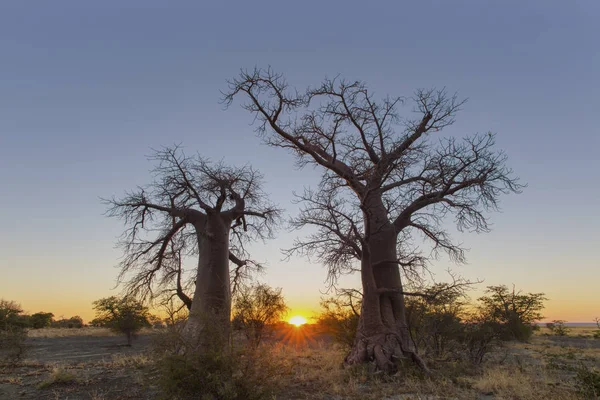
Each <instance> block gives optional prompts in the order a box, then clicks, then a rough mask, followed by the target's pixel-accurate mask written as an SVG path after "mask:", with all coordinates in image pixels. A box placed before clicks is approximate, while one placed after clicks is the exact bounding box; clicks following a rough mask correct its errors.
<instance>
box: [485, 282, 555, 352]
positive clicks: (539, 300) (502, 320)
mask: <svg viewBox="0 0 600 400" xmlns="http://www.w3.org/2000/svg"><path fill="white" fill-rule="evenodd" d="M485 293H486V295H485V296H482V297H480V298H479V299H478V300H479V301H480V302H481V306H480V313H481V315H482V318H484V319H485V320H486V321H490V322H494V323H496V324H498V325H499V327H500V330H501V339H504V340H513V339H517V340H521V341H524V340H527V339H529V337H530V336H531V334H532V333H533V330H534V329H535V328H536V327H537V325H536V324H535V323H536V321H539V320H541V319H542V318H543V316H542V314H541V311H542V310H543V309H544V301H545V300H547V298H546V297H545V295H544V293H522V292H521V291H516V290H515V288H514V286H513V288H512V290H510V289H509V288H508V287H507V286H506V285H500V286H488V287H487V289H486V291H485Z"/></svg>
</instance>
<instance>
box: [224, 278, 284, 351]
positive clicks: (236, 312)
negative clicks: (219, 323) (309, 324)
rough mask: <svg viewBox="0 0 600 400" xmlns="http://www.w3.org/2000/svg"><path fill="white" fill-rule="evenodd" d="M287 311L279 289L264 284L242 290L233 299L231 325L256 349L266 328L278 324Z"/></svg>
mask: <svg viewBox="0 0 600 400" xmlns="http://www.w3.org/2000/svg"><path fill="white" fill-rule="evenodd" d="M287 309H288V308H287V306H286V304H285V299H284V298H283V295H282V294H281V289H273V288H271V287H269V286H268V285H266V284H257V285H254V286H250V287H247V288H242V289H241V290H240V291H238V293H237V294H236V296H235V298H234V302H233V316H234V317H233V321H232V322H233V324H232V325H233V328H234V329H238V330H241V331H242V332H244V335H245V336H246V338H247V339H248V340H249V341H250V343H251V344H252V345H253V346H254V347H257V346H258V345H259V344H260V342H261V340H262V339H263V337H264V336H265V334H266V333H267V329H268V327H269V326H270V325H273V324H275V323H277V322H279V321H280V320H281V319H282V318H283V316H284V315H285V313H286V312H287Z"/></svg>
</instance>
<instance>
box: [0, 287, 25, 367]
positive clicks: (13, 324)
mask: <svg viewBox="0 0 600 400" xmlns="http://www.w3.org/2000/svg"><path fill="white" fill-rule="evenodd" d="M22 313H23V309H22V308H21V305H20V304H17V303H15V302H14V301H10V300H4V299H0V361H4V360H8V361H15V360H18V359H19V358H20V357H21V356H22V355H23V352H24V351H25V347H24V346H23V344H24V342H25V339H26V338H27V330H26V328H27V326H28V318H27V316H26V315H23V314H22Z"/></svg>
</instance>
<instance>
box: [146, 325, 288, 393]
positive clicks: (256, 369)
mask: <svg viewBox="0 0 600 400" xmlns="http://www.w3.org/2000/svg"><path fill="white" fill-rule="evenodd" d="M182 328H183V324H180V323H175V324H170V325H168V326H167V328H166V329H165V330H164V331H163V332H162V333H159V334H157V335H155V337H154V341H153V342H154V343H153V344H154V346H153V348H154V350H155V352H156V354H157V356H158V357H157V368H158V371H159V376H160V378H159V381H158V384H159V386H160V388H161V390H162V392H163V394H164V396H165V397H166V398H172V399H189V398H191V399H202V400H205V399H206V400H241V399H248V400H259V399H271V398H274V397H273V393H274V389H275V385H274V384H273V380H272V379H271V378H272V377H273V376H275V375H277V374H280V368H279V367H278V366H277V365H275V363H274V362H273V361H272V360H273V359H272V358H270V357H267V356H266V354H265V353H263V352H261V350H260V349H255V348H254V347H250V346H246V347H243V348H236V349H232V348H226V349H222V348H221V347H220V346H218V345H216V346H209V347H208V348H207V350H206V351H205V352H204V353H199V352H198V351H195V350H190V349H189V347H187V346H186V341H185V339H184V338H183V336H182V335H181V331H182ZM205 333H206V334H208V335H210V334H211V333H210V332H205Z"/></svg>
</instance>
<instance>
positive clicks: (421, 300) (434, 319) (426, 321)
mask: <svg viewBox="0 0 600 400" xmlns="http://www.w3.org/2000/svg"><path fill="white" fill-rule="evenodd" d="M465 304H466V296H465V295H464V293H463V291H462V290H461V288H456V287H451V286H449V285H448V284H436V285H433V286H431V287H429V288H427V289H425V290H423V295H422V296H417V297H408V298H407V299H406V317H407V321H408V325H409V328H410V333H411V336H412V338H413V341H414V343H415V345H416V346H417V348H419V349H421V350H424V351H425V352H426V353H430V354H433V355H434V356H435V357H437V358H442V357H445V356H447V355H448V354H447V353H448V352H450V351H452V352H455V350H458V348H457V347H459V343H460V342H461V340H462V337H463V336H464V333H465V332H464V329H465V326H464V324H463V323H462V316H463V314H464V313H463V308H464V306H465Z"/></svg>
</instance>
